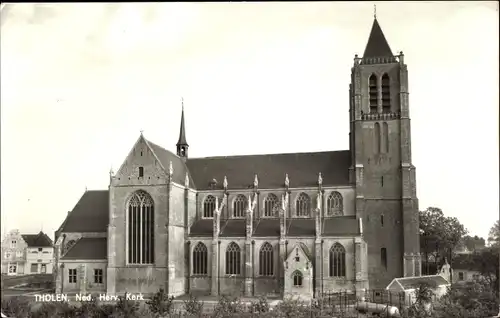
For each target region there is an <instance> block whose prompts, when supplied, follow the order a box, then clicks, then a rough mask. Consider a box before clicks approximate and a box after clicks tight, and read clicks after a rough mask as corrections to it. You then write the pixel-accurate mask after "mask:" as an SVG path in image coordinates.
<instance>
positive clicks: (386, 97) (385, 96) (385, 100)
mask: <svg viewBox="0 0 500 318" xmlns="http://www.w3.org/2000/svg"><path fill="white" fill-rule="evenodd" d="M382 111H383V112H384V113H390V112H391V81H390V79H389V75H387V74H384V75H383V76H382Z"/></svg>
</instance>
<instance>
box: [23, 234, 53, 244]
mask: <svg viewBox="0 0 500 318" xmlns="http://www.w3.org/2000/svg"><path fill="white" fill-rule="evenodd" d="M21 236H22V238H23V240H24V241H25V242H26V244H28V247H52V246H53V244H52V240H51V239H50V237H49V236H48V235H47V234H45V233H43V232H42V231H40V233H38V234H22V235H21Z"/></svg>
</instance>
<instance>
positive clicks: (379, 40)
mask: <svg viewBox="0 0 500 318" xmlns="http://www.w3.org/2000/svg"><path fill="white" fill-rule="evenodd" d="M392 56H393V55H392V51H391V48H390V47H389V43H387V40H386V39H385V35H384V32H382V28H381V27H380V24H379V23H378V21H377V19H376V18H375V19H374V20H373V25H372V30H371V31H370V37H369V38H368V43H367V44H366V48H365V53H364V54H363V57H364V58H370V57H392Z"/></svg>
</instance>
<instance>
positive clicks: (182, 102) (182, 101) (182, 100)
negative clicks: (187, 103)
mask: <svg viewBox="0 0 500 318" xmlns="http://www.w3.org/2000/svg"><path fill="white" fill-rule="evenodd" d="M181 106H182V110H183V111H184V97H181Z"/></svg>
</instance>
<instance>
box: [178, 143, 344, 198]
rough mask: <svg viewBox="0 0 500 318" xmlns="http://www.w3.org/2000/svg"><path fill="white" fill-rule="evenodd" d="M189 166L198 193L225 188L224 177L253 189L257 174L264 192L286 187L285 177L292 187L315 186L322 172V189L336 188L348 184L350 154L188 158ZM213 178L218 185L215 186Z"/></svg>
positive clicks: (235, 186)
mask: <svg viewBox="0 0 500 318" xmlns="http://www.w3.org/2000/svg"><path fill="white" fill-rule="evenodd" d="M179 160H180V158H179ZM181 161H182V160H181ZM186 164H187V166H188V168H189V172H190V174H191V176H192V177H193V179H194V183H195V184H196V187H197V189H198V190H209V189H214V188H215V189H223V180H224V176H226V177H227V181H228V188H230V189H248V188H250V187H253V181H254V178H255V175H256V174H257V176H258V180H259V188H261V189H274V188H283V187H284V183H285V175H286V174H288V177H289V180H290V187H291V188H293V187H307V186H311V187H314V186H317V185H318V174H319V173H320V172H321V175H322V177H323V186H335V185H348V184H349V166H350V164H351V155H350V152H349V151H348V150H342V151H327V152H307V153H286V154H267V155H248V156H230V157H208V158H189V159H188V160H187V162H186ZM174 173H175V168H174ZM214 179H215V180H216V181H217V185H216V186H215V187H212V185H211V183H212V181H213V180H214Z"/></svg>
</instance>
